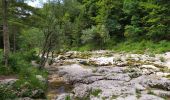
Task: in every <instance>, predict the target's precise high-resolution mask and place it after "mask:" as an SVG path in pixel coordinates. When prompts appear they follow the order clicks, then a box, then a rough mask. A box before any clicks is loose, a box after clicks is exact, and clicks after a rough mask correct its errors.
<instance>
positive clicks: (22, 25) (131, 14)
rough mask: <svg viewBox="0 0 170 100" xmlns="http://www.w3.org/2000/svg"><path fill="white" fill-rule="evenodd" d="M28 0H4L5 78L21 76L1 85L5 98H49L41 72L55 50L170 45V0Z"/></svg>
mask: <svg viewBox="0 0 170 100" xmlns="http://www.w3.org/2000/svg"><path fill="white" fill-rule="evenodd" d="M27 1H29V0H1V1H0V79H1V78H2V77H1V76H3V77H5V76H9V77H15V78H17V79H19V80H18V81H17V82H16V83H15V84H14V85H13V86H12V87H10V88H6V87H5V86H0V99H2V100H5V99H6V98H17V97H29V96H30V95H31V96H32V97H31V98H39V97H43V98H45V93H44V92H42V91H46V89H47V84H46V82H39V81H38V79H37V75H40V76H42V77H45V78H47V76H48V72H47V71H46V70H45V69H44V66H45V64H46V62H48V60H49V59H48V57H49V56H50V57H51V56H52V58H53V54H54V55H55V54H58V53H61V52H66V51H73V50H74V51H92V50H111V51H115V52H133V53H138V54H144V53H147V52H149V53H151V54H154V53H164V52H168V51H170V0H47V2H46V3H44V4H43V6H42V7H32V6H30V5H28V3H27ZM33 61H35V62H36V64H38V65H37V67H34V66H35V65H33V64H32V63H31V62H33ZM52 62H53V60H51V61H50V63H52ZM38 77H39V76H38ZM40 78H41V77H40ZM26 89H27V91H25V92H23V90H26ZM34 90H40V91H39V92H38V93H37V94H36V95H34V93H32V91H34ZM13 91H17V92H13ZM68 100H69V99H68Z"/></svg>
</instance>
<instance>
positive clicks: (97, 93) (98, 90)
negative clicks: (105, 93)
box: [91, 89, 102, 97]
mask: <svg viewBox="0 0 170 100" xmlns="http://www.w3.org/2000/svg"><path fill="white" fill-rule="evenodd" d="M101 92H102V90H101V89H95V90H92V92H91V95H93V96H95V97H97V96H98V95H99V94H100V93H101Z"/></svg>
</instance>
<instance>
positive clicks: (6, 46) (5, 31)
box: [2, 0, 10, 66]
mask: <svg viewBox="0 0 170 100" xmlns="http://www.w3.org/2000/svg"><path fill="white" fill-rule="evenodd" d="M7 3H8V2H7V0H2V7H3V43H4V62H5V66H8V58H9V53H10V43H9V33H8V25H7V8H8V7H7Z"/></svg>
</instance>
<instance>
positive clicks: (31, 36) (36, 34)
mask: <svg viewBox="0 0 170 100" xmlns="http://www.w3.org/2000/svg"><path fill="white" fill-rule="evenodd" d="M21 33H22V34H21V35H20V38H19V39H20V40H19V41H22V42H21V43H20V48H22V49H24V50H31V49H32V48H40V47H41V46H42V41H43V38H44V37H43V33H42V31H40V29H38V28H30V29H25V30H22V32H21Z"/></svg>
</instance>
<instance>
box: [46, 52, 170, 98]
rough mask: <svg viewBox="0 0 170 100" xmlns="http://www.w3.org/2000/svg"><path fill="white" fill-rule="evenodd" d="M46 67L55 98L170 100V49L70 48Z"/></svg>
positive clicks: (51, 92) (51, 91) (52, 94)
mask: <svg viewBox="0 0 170 100" xmlns="http://www.w3.org/2000/svg"><path fill="white" fill-rule="evenodd" d="M46 68H47V69H48V71H49V74H50V75H49V79H48V83H49V89H48V93H47V96H48V98H49V99H52V100H53V99H55V100H65V99H66V100H170V52H167V53H164V54H130V53H128V54H127V53H114V52H111V51H92V52H76V51H70V52H67V53H64V54H60V55H58V56H57V57H56V58H55V63H54V64H53V65H50V66H47V67H46Z"/></svg>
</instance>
